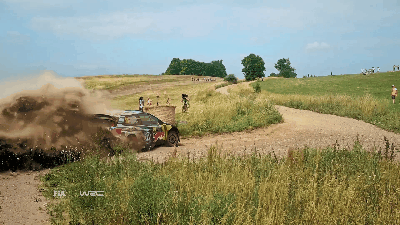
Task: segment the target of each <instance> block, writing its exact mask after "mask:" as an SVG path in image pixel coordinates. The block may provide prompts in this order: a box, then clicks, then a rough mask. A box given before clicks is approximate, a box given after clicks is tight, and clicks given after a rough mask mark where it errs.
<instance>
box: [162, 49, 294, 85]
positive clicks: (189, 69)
mask: <svg viewBox="0 0 400 225" xmlns="http://www.w3.org/2000/svg"><path fill="white" fill-rule="evenodd" d="M242 65H243V69H242V72H243V73H244V77H245V79H246V81H250V80H255V79H257V78H262V77H265V74H264V71H265V63H264V60H263V59H262V58H261V57H260V56H258V55H255V54H250V55H248V56H247V57H245V58H244V59H243V60H242ZM275 68H276V69H277V70H278V71H279V73H278V74H276V73H271V74H270V77H285V78H295V77H297V74H296V73H295V69H294V68H293V67H292V66H291V63H290V61H289V58H287V59H285V58H282V59H279V60H278V62H277V63H275ZM162 75H198V76H211V77H221V78H225V77H226V76H227V74H226V68H225V66H224V64H223V63H222V60H216V61H212V62H211V63H204V62H198V61H195V60H193V59H183V60H180V59H179V58H173V59H172V61H171V63H170V64H169V66H168V68H167V70H166V71H165V73H162Z"/></svg>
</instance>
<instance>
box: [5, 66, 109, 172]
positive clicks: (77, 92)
mask: <svg viewBox="0 0 400 225" xmlns="http://www.w3.org/2000/svg"><path fill="white" fill-rule="evenodd" d="M0 90H2V92H1V99H0V157H1V158H2V160H1V161H2V162H1V163H2V167H3V170H4V169H7V168H5V166H4V163H5V161H4V160H5V157H7V156H8V157H10V154H12V155H15V156H17V155H24V154H25V155H26V154H31V155H32V154H33V153H32V152H38V151H40V153H41V154H46V153H47V154H53V155H54V154H55V153H56V152H60V151H62V152H65V151H66V150H68V151H69V152H71V151H72V152H74V154H75V153H77V152H78V153H81V152H82V151H85V148H86V149H90V148H95V147H96V144H97V147H99V148H103V149H104V148H106V150H107V151H108V152H110V151H112V147H113V146H112V145H113V144H112V143H111V142H113V141H114V142H115V137H113V136H112V135H111V133H107V130H106V129H104V128H105V127H107V126H110V125H112V124H110V123H109V122H106V121H105V120H100V119H95V118H94V116H93V114H105V113H107V112H109V111H111V110H113V109H112V108H111V107H110V106H109V103H108V102H106V100H105V99H104V98H101V95H99V94H98V93H93V92H90V91H88V90H85V89H84V88H83V86H82V83H81V82H80V81H78V80H77V79H75V78H64V77H60V76H58V75H57V74H56V73H55V72H53V71H43V72H42V73H41V74H40V75H39V76H37V77H33V78H31V79H20V80H18V81H8V82H5V83H3V84H2V85H0ZM102 128H103V129H102ZM96 138H97V139H96ZM39 155H40V154H39ZM6 164H7V163H6ZM0 166H1V165H0ZM10 166H12V165H11V164H10V162H8V167H10Z"/></svg>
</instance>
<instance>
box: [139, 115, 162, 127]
mask: <svg viewBox="0 0 400 225" xmlns="http://www.w3.org/2000/svg"><path fill="white" fill-rule="evenodd" d="M139 117H140V119H141V120H142V122H143V125H145V126H154V125H158V121H156V120H155V119H154V118H152V117H151V116H150V115H146V114H140V115H139Z"/></svg>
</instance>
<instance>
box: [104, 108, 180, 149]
mask: <svg viewBox="0 0 400 225" xmlns="http://www.w3.org/2000/svg"><path fill="white" fill-rule="evenodd" d="M97 118H101V119H106V120H109V121H111V122H113V123H115V124H114V126H112V127H110V128H109V130H110V131H111V133H113V134H114V135H115V136H117V137H128V138H130V139H133V140H136V141H140V140H139V138H142V137H143V138H144V143H145V146H144V148H145V149H146V150H151V149H153V148H154V147H155V146H157V145H160V144H166V145H168V146H171V147H172V146H178V142H180V139H179V131H178V128H177V127H176V126H174V125H171V124H168V123H165V122H163V121H161V120H160V119H158V118H157V117H155V116H154V115H152V114H149V113H146V112H142V111H137V110H125V111H124V112H123V113H121V114H120V115H119V116H116V117H115V116H110V115H104V114H97Z"/></svg>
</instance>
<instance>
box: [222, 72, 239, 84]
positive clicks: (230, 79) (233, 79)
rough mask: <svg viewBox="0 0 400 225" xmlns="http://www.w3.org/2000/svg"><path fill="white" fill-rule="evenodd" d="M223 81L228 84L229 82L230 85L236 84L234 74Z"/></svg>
mask: <svg viewBox="0 0 400 225" xmlns="http://www.w3.org/2000/svg"><path fill="white" fill-rule="evenodd" d="M224 80H225V81H229V82H231V83H234V84H237V80H238V79H237V77H235V75H234V74H229V75H228V76H226V77H225V78H224Z"/></svg>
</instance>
